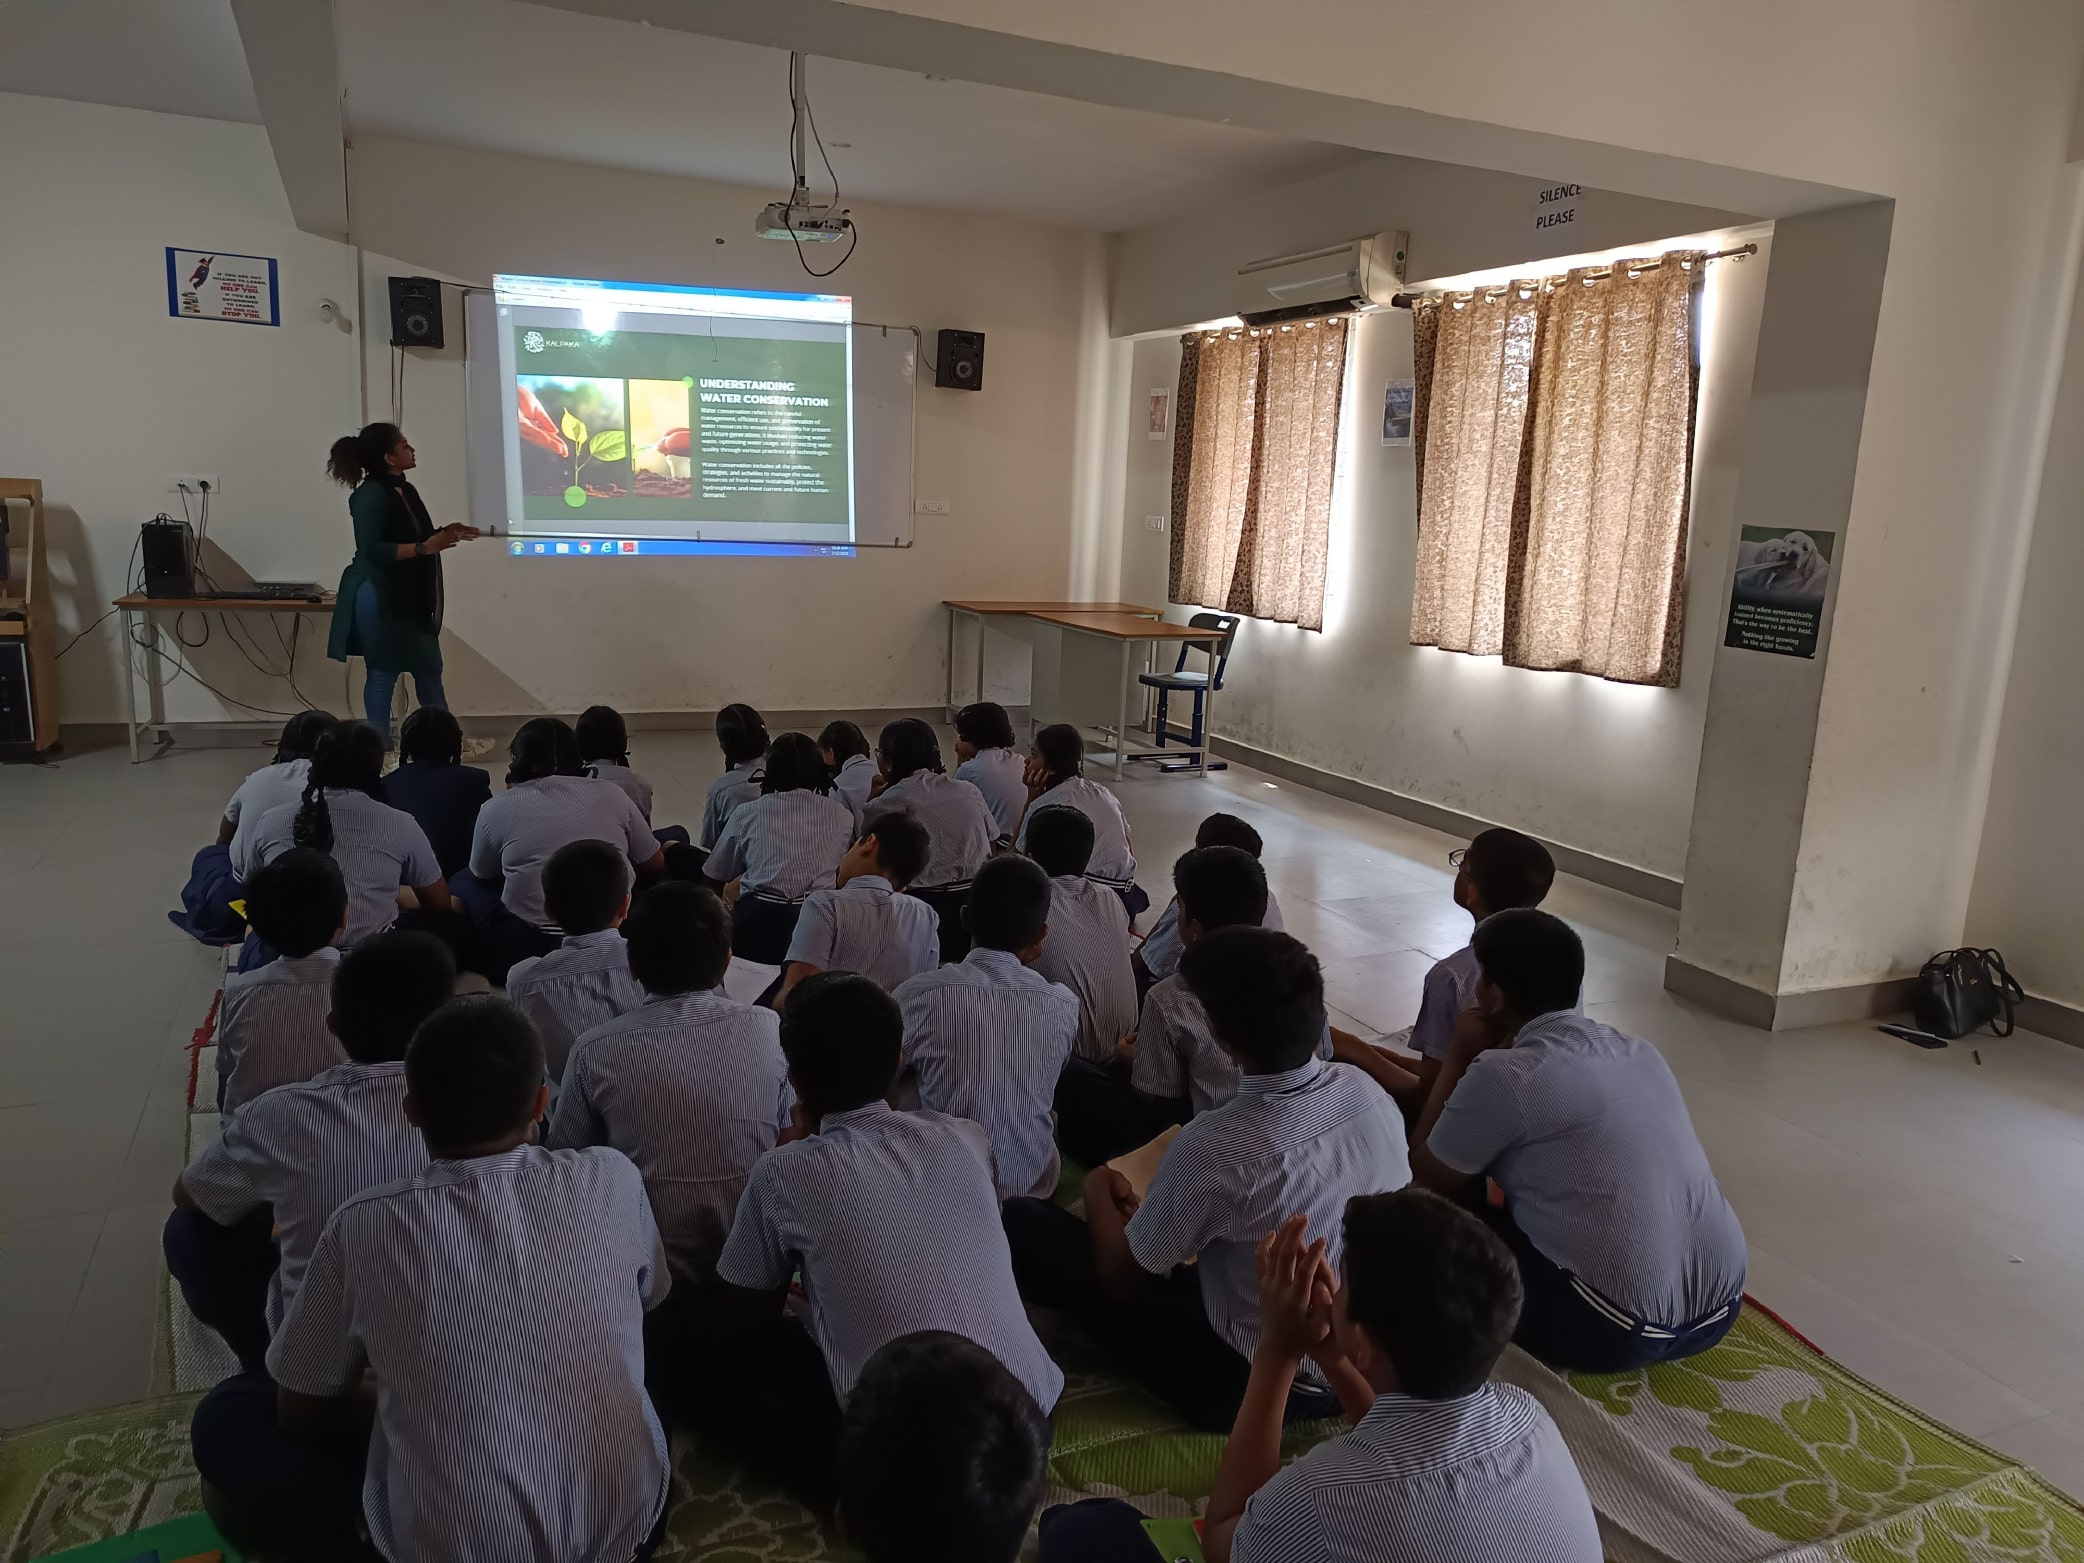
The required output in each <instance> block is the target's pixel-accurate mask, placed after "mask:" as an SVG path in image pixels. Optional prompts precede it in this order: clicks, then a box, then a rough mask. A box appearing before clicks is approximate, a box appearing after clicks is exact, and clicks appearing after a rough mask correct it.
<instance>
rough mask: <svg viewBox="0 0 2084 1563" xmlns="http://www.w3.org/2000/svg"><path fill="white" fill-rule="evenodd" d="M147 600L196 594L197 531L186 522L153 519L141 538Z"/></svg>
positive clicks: (162, 518) (164, 518) (147, 524)
mask: <svg viewBox="0 0 2084 1563" xmlns="http://www.w3.org/2000/svg"><path fill="white" fill-rule="evenodd" d="M139 546H140V550H141V551H142V553H143V555H144V561H145V595H146V596H147V597H193V596H194V595H195V532H194V531H193V530H192V529H191V528H190V527H189V525H188V523H187V522H186V521H175V520H172V519H170V518H168V517H166V516H154V517H153V518H152V519H151V520H150V521H147V522H146V523H145V526H144V532H143V534H142V536H141V538H140V544H139Z"/></svg>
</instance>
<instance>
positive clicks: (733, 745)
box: [716, 705, 767, 765]
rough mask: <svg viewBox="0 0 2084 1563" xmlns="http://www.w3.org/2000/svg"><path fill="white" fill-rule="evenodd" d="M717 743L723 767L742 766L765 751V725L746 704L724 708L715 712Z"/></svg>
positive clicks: (762, 718) (762, 719) (761, 718)
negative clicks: (722, 752)
mask: <svg viewBox="0 0 2084 1563" xmlns="http://www.w3.org/2000/svg"><path fill="white" fill-rule="evenodd" d="M716 741H717V745H718V747H720V748H721V749H722V750H723V751H724V764H726V765H743V764H745V763H746V762H747V761H748V760H757V759H759V758H760V756H761V755H763V754H765V753H766V752H767V722H766V719H765V718H764V717H762V716H761V715H760V713H759V712H757V711H755V710H754V709H753V708H752V707H751V706H749V705H727V706H725V707H724V708H723V710H721V711H719V712H717V713H716Z"/></svg>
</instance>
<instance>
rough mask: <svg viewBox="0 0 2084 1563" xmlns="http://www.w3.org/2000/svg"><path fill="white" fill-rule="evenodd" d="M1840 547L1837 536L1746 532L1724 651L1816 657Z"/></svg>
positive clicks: (1740, 548)
mask: <svg viewBox="0 0 2084 1563" xmlns="http://www.w3.org/2000/svg"><path fill="white" fill-rule="evenodd" d="M1837 542H1838V534H1837V533H1836V532H1819V531H1804V530H1802V529H1800V528H1787V529H1785V530H1778V531H1776V530H1775V529H1774V528H1772V527H1769V526H1747V527H1744V528H1742V529H1741V535H1740V536H1739V538H1738V541H1737V574H1736V579H1735V581H1734V582H1733V583H1732V584H1731V586H1730V593H1729V629H1728V632H1727V633H1726V634H1724V636H1723V637H1722V643H1723V645H1725V646H1742V647H1743V648H1744V649H1745V650H1746V651H1767V652H1771V653H1772V654H1773V655H1775V656H1780V657H1813V656H1815V655H1816V642H1817V637H1818V634H1819V633H1820V631H1821V630H1822V628H1823V613H1824V598H1825V596H1826V595H1827V594H1828V592H1829V589H1830V585H1831V551H1832V549H1833V548H1835V547H1836V546H1837Z"/></svg>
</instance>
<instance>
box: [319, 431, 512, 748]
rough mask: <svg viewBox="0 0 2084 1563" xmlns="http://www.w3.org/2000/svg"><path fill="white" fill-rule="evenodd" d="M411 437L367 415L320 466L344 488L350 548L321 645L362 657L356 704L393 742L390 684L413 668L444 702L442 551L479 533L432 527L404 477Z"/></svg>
mask: <svg viewBox="0 0 2084 1563" xmlns="http://www.w3.org/2000/svg"><path fill="white" fill-rule="evenodd" d="M414 464H415V463H414V458H413V449H412V444H411V442H410V441H409V440H407V439H406V437H405V435H404V432H403V431H402V430H400V429H399V427H398V425H396V424H395V423H372V424H370V425H369V426H368V427H367V428H365V429H363V430H362V432H361V433H359V434H350V435H348V436H347V437H346V438H344V439H339V440H335V441H334V442H333V451H332V454H331V455H330V456H328V457H327V459H326V472H327V474H328V475H329V476H330V477H331V478H332V479H333V481H334V482H336V483H339V484H342V485H344V486H345V487H347V488H351V489H353V490H354V492H353V493H352V494H351V495H349V496H348V501H347V509H348V513H349V514H350V515H351V516H353V517H354V523H355V556H354V558H353V559H352V560H351V561H349V563H348V566H347V568H346V569H345V570H344V571H342V572H341V575H340V595H339V598H338V600H337V601H335V603H334V604H333V633H332V637H331V639H330V640H329V642H328V643H327V646H326V654H327V655H328V656H330V657H331V658H332V659H333V660H334V661H336V662H345V661H346V660H347V659H348V658H349V657H355V656H358V657H360V658H361V659H362V666H363V670H364V672H365V674H366V677H365V678H364V680H363V684H362V709H363V711H364V713H365V714H366V715H367V716H368V718H369V725H370V726H371V727H373V728H375V729H376V730H377V731H378V732H379V733H382V734H383V736H384V747H385V748H389V747H390V745H391V694H392V691H394V690H395V689H396V688H397V687H398V677H399V675H400V674H402V673H410V674H411V675H412V684H413V693H414V694H415V695H417V696H418V697H419V701H420V704H421V705H423V706H434V707H436V708H438V709H440V710H444V711H445V710H447V709H448V704H449V702H448V696H447V695H446V694H444V693H443V691H442V687H441V611H442V587H441V557H440V556H441V554H442V553H443V552H444V551H446V550H447V549H450V548H454V547H455V546H456V545H457V544H458V543H460V542H464V541H466V540H467V539H469V538H473V537H476V536H477V535H478V529H477V528H476V527H474V526H465V525H463V524H462V523H460V522H452V523H451V524H450V525H448V526H443V527H437V526H436V525H435V524H434V520H433V518H432V517H431V516H429V515H428V514H427V506H426V505H425V503H423V502H422V501H421V499H420V491H419V490H418V489H416V488H414V487H413V486H412V485H411V484H410V483H408V482H406V481H405V474H406V473H408V472H410V471H411V470H412V468H413V466H414Z"/></svg>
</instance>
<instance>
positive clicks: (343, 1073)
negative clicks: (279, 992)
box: [163, 933, 456, 1373]
mask: <svg viewBox="0 0 2084 1563" xmlns="http://www.w3.org/2000/svg"><path fill="white" fill-rule="evenodd" d="M276 964H277V965H280V964H282V963H281V962H279V961H278V962H277V963H276ZM331 986H332V993H331V1006H330V1009H329V1012H328V1014H327V1016H326V1025H327V1027H328V1028H329V1029H330V1031H331V1033H332V1035H333V1036H334V1037H336V1038H338V1039H339V1044H340V1048H341V1050H342V1051H343V1052H344V1053H345V1054H346V1062H344V1063H340V1064H336V1065H334V1066H333V1067H332V1068H330V1069H326V1070H323V1071H321V1072H320V1073H318V1074H316V1075H314V1076H312V1077H311V1078H310V1079H309V1080H305V1081H302V1082H299V1083H297V1084H294V1085H282V1086H277V1087H276V1088H275V1089H273V1090H271V1091H266V1092H263V1093H262V1094H261V1095H260V1096H258V1097H256V1098H255V1099H254V1100H253V1101H251V1102H249V1103H248V1104H247V1105H246V1107H245V1109H244V1110H243V1111H241V1112H238V1113H235V1114H233V1115H232V1116H230V1117H228V1118H226V1119H225V1120H224V1125H223V1128H222V1130H221V1131H220V1132H219V1134H218V1136H217V1138H216V1139H215V1140H212V1141H211V1142H210V1143H209V1144H208V1145H206V1146H204V1147H203V1149H202V1150H200V1151H199V1152H197V1153H196V1156H195V1159H194V1160H193V1161H191V1162H190V1163H189V1164H188V1169H187V1171H185V1172H183V1173H182V1174H181V1176H180V1177H179V1178H177V1179H176V1180H175V1182H174V1211H173V1214H172V1215H170V1216H169V1217H168V1218H167V1223H166V1230H165V1233H164V1234H163V1244H164V1247H165V1249H166V1267H167V1269H168V1270H169V1271H170V1272H172V1274H173V1277H174V1279H175V1280H176V1281H177V1282H179V1283H180V1286H181V1295H182V1296H183V1297H185V1298H187V1300H188V1308H189V1311H190V1312H191V1313H193V1314H194V1315H195V1316H196V1317H197V1318H198V1319H200V1320H202V1322H203V1323H204V1324H207V1325H208V1326H209V1327H210V1328H211V1329H213V1330H215V1331H216V1332H217V1333H218V1334H219V1335H221V1336H223V1337H224V1343H225V1344H226V1345H227V1346H229V1347H231V1348H232V1351H233V1353H234V1354H235V1355H237V1357H238V1359H239V1365H240V1367H242V1368H243V1369H245V1370H246V1371H247V1372H248V1373H258V1372H260V1371H261V1370H262V1359H263V1357H264V1356H265V1355H266V1353H267V1349H268V1336H269V1334H270V1333H271V1332H272V1331H273V1330H274V1329H275V1328H276V1327H277V1326H279V1325H280V1324H281V1323H282V1316H283V1314H284V1313H285V1312H287V1311H288V1308H289V1305H290V1304H291V1303H292V1302H294V1301H295V1300H296V1295H297V1286H298V1283H299V1282H300V1281H302V1279H303V1276H304V1267H305V1266H306V1265H308V1264H309V1263H310V1262H311V1251H312V1250H313V1249H314V1248H315V1247H317V1246H318V1234H319V1231H320V1230H321V1229H322V1228H323V1227H324V1226H325V1223H326V1218H327V1217H328V1216H330V1215H331V1214H332V1213H333V1212H334V1211H335V1210H336V1209H338V1208H339V1206H340V1205H341V1203H342V1202H343V1201H345V1200H346V1199H347V1198H348V1197H349V1196H350V1195H353V1194H358V1193H360V1192H361V1191H362V1190H363V1189H365V1188H373V1187H374V1186H375V1185H377V1184H379V1183H388V1182H390V1181H391V1180H392V1179H394V1178H407V1177H411V1176H412V1175H413V1174H414V1173H415V1172H418V1171H419V1170H420V1169H421V1168H422V1167H424V1166H426V1165H427V1148H426V1146H425V1144H424V1143H422V1141H421V1139H420V1133H419V1131H418V1130H417V1129H415V1128H414V1127H413V1126H412V1124H411V1122H410V1121H409V1120H408V1119H407V1118H406V1116H405V1107H404V1101H405V1045H406V1043H407V1042H409V1041H411V1040H412V1034H413V1030H414V1028H415V1027H417V1026H418V1025H419V1023H420V1022H421V1021H423V1020H425V1019H426V1018H427V1017H428V1016H429V1015H431V1014H433V1013H434V1012H435V1011H436V1010H437V1009H439V1008H440V1007H441V1006H442V1005H443V1004H445V1003H447V1002H448V1001H449V999H450V998H451V997H452V996H453V995H454V994H455V991H456V962H455V960H454V958H453V957H452V956H451V955H450V954H449V949H448V946H447V945H445V944H443V943H442V942H441V941H440V940H439V939H436V938H434V937H433V936H432V935H430V934H423V933H380V934H378V935H377V936H376V937H375V938H373V939H368V940H365V941H364V942H363V943H361V944H359V945H357V946H356V947H355V948H354V949H353V950H352V951H350V952H349V953H348V955H347V956H346V957H345V958H344V959H342V960H341V961H340V963H339V964H338V966H336V967H335V968H334V971H333V981H332V985H331ZM278 1260H279V1263H278Z"/></svg>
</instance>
